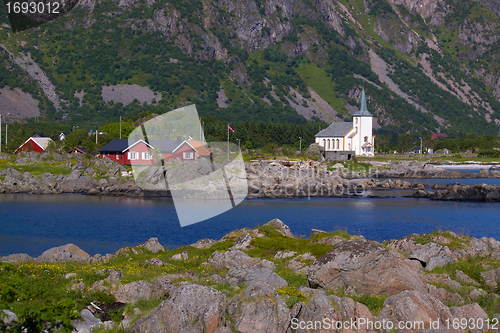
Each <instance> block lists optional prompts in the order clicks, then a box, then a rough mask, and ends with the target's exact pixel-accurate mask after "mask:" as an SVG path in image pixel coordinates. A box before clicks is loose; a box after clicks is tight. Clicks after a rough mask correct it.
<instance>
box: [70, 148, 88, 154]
mask: <svg viewBox="0 0 500 333" xmlns="http://www.w3.org/2000/svg"><path fill="white" fill-rule="evenodd" d="M75 150H78V151H79V152H80V153H82V154H87V149H85V148H83V147H75V148H73V149H71V150H70V151H69V152H70V153H71V152H73V151H75Z"/></svg>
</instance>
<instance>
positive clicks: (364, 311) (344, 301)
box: [328, 295, 373, 332]
mask: <svg viewBox="0 0 500 333" xmlns="http://www.w3.org/2000/svg"><path fill="white" fill-rule="evenodd" d="M328 298H329V299H331V300H333V302H334V304H335V305H336V306H337V308H338V309H339V310H340V312H341V314H342V320H343V321H349V322H350V321H351V320H354V321H356V322H358V323H359V319H360V318H363V319H365V320H369V321H372V320H373V315H372V314H371V312H370V309H368V307H367V306H366V305H364V304H361V303H359V302H355V301H354V300H353V299H352V298H349V297H342V298H340V297H338V296H335V295H332V296H329V297H328ZM366 328H367V327H359V332H366Z"/></svg>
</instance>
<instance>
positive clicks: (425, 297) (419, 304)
mask: <svg viewBox="0 0 500 333" xmlns="http://www.w3.org/2000/svg"><path fill="white" fill-rule="evenodd" d="M377 319H378V320H380V321H382V320H386V321H391V322H392V323H393V324H394V327H397V325H398V323H399V322H412V323H414V322H423V323H424V325H425V328H429V326H430V321H433V322H436V321H437V320H439V322H440V323H441V324H442V323H444V322H446V320H449V321H450V322H451V321H453V315H452V314H451V312H450V309H448V307H446V306H445V305H444V304H443V303H442V302H441V301H439V300H438V299H436V298H434V297H433V296H431V295H429V294H427V293H422V292H419V291H416V290H406V291H403V292H401V293H400V294H398V295H394V296H390V297H388V298H387V299H386V300H385V302H384V307H383V308H382V310H381V311H380V313H379V315H378V317H377ZM422 329H423V327H421V328H420V330H422ZM448 332H451V331H448Z"/></svg>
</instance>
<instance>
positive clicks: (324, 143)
mask: <svg viewBox="0 0 500 333" xmlns="http://www.w3.org/2000/svg"><path fill="white" fill-rule="evenodd" d="M323 147H325V148H326V140H325V139H323Z"/></svg>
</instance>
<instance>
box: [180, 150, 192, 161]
mask: <svg viewBox="0 0 500 333" xmlns="http://www.w3.org/2000/svg"><path fill="white" fill-rule="evenodd" d="M182 158H183V159H185V160H192V159H194V153H193V152H192V151H185V152H183V153H182Z"/></svg>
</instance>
